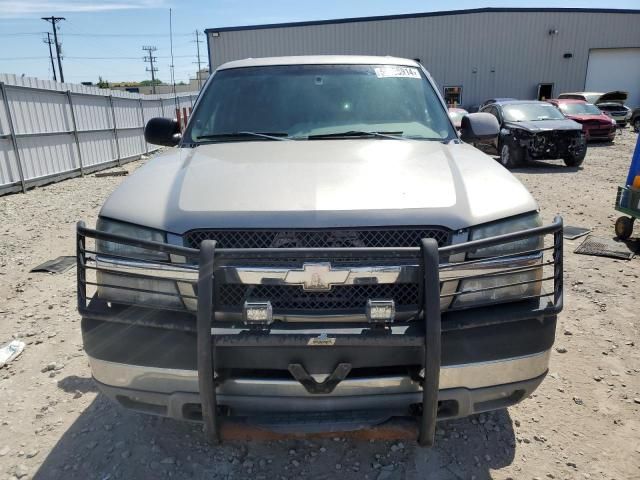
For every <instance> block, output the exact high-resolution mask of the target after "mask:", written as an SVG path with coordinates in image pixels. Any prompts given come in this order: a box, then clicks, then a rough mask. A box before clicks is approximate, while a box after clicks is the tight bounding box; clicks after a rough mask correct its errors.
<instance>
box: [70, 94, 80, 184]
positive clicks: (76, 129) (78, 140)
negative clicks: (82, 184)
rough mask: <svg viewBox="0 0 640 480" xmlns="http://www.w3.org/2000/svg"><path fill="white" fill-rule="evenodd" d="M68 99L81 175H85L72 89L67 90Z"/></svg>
mask: <svg viewBox="0 0 640 480" xmlns="http://www.w3.org/2000/svg"><path fill="white" fill-rule="evenodd" d="M67 100H68V101H69V108H70V109H71V123H72V124H73V138H74V139H75V141H76V147H77V148H78V163H79V166H80V175H82V176H83V177H84V165H83V164H82V152H80V139H79V138H78V126H77V124H76V114H75V112H74V111H73V100H72V99H71V90H67Z"/></svg>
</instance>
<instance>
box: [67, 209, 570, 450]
mask: <svg viewBox="0 0 640 480" xmlns="http://www.w3.org/2000/svg"><path fill="white" fill-rule="evenodd" d="M545 235H552V240H553V243H552V244H551V245H548V243H547V244H545V245H544V246H542V245H541V246H540V247H539V248H536V249H535V250H532V251H527V252H525V253H526V254H527V255H535V254H536V253H539V254H541V255H542V254H543V253H545V252H546V253H551V255H552V260H551V261H549V262H545V261H544V260H543V259H542V258H541V259H540V263H536V264H534V265H529V264H519V265H517V266H511V267H509V266H505V265H502V266H501V267H500V268H499V269H498V270H497V271H496V269H495V262H496V261H497V260H504V257H507V258H510V257H513V256H514V255H515V256H518V255H519V256H520V257H521V256H522V253H518V254H511V255H506V256H505V255H502V256H498V257H492V258H490V259H482V260H461V261H459V262H456V263H445V264H444V266H443V263H442V261H441V260H440V259H441V258H443V257H444V258H448V259H449V262H451V259H452V258H457V259H460V258H463V259H464V258H465V257H466V255H465V254H466V253H467V252H476V251H479V250H481V249H483V248H487V247H490V246H494V245H499V244H503V243H509V242H513V241H519V240H522V239H526V238H528V237H536V238H537V237H544V236H545ZM87 238H94V239H99V240H104V241H109V242H120V243H123V244H126V245H132V246H137V247H140V248H145V249H156V250H158V251H161V252H165V253H167V254H170V255H182V256H185V257H191V258H194V257H195V258H196V259H197V262H198V266H199V268H198V281H197V289H196V291H197V296H196V301H197V315H196V316H195V317H194V315H193V314H192V313H191V312H189V311H187V310H184V309H183V310H181V311H176V312H172V313H169V311H170V309H169V308H167V309H162V308H159V307H157V306H156V308H153V309H150V308H144V307H140V306H136V305H131V306H128V307H127V306H122V305H112V304H109V303H108V302H105V301H104V300H103V299H101V298H99V297H94V298H89V296H88V294H87V288H88V287H89V286H96V283H92V282H91V281H89V280H88V279H87V272H89V271H90V270H91V269H93V270H96V269H98V270H99V266H98V267H96V266H92V265H90V263H91V262H90V260H91V258H90V254H91V253H92V252H90V250H89V249H87V247H86V239H87ZM232 250H233V251H232ZM241 250H242V249H229V250H228V251H225V249H221V250H219V251H216V249H215V242H213V241H208V240H207V241H204V242H203V243H202V245H201V248H200V250H199V251H198V250H193V249H188V248H184V247H177V246H173V245H167V244H160V243H157V242H148V241H142V240H136V239H131V238H126V237H122V236H118V235H114V234H107V233H105V232H97V231H93V230H89V229H87V228H85V227H84V226H83V225H79V226H78V300H79V310H80V312H81V314H82V317H83V322H82V329H83V340H84V346H85V350H86V351H87V353H88V354H89V356H90V358H91V362H92V367H93V370H94V376H95V377H96V379H97V381H98V382H99V383H101V385H102V388H103V389H104V391H105V393H107V394H109V395H112V396H113V398H115V399H116V400H117V401H119V402H120V403H121V404H123V405H125V406H127V407H129V408H134V409H139V410H145V411H149V412H151V413H158V414H162V415H170V416H176V417H177V418H187V419H193V420H198V419H201V420H202V421H203V422H204V424H205V432H206V434H207V436H208V438H209V439H210V440H212V441H216V440H219V434H220V428H221V423H223V420H224V418H223V417H224V415H227V414H231V415H244V414H257V416H260V415H261V414H264V412H265V411H273V409H277V408H280V409H283V410H284V411H290V410H291V409H294V410H296V411H304V412H305V413H310V412H316V413H322V412H332V414H335V415H340V414H341V413H345V412H348V411H351V410H354V409H356V410H360V409H363V410H365V411H367V412H368V415H369V416H370V415H374V414H375V416H377V418H382V417H384V418H388V417H389V416H390V415H412V416H414V417H415V418H417V419H418V425H419V442H420V443H421V444H422V445H432V444H433V440H434V434H435V422H436V420H437V419H438V418H447V417H456V416H461V415H466V414H468V413H472V412H474V411H482V410H489V409H493V408H501V407H503V406H508V405H510V404H513V403H516V402H517V401H519V400H521V399H522V398H524V397H525V396H526V395H527V394H528V393H530V392H531V391H532V389H533V388H535V386H536V385H537V384H538V383H539V381H541V379H542V377H543V376H544V374H545V372H546V364H547V361H548V351H549V349H550V348H551V346H552V344H553V338H554V333H555V321H556V314H557V313H558V312H559V311H560V310H561V308H562V221H561V219H559V218H558V219H556V221H555V222H554V223H553V224H552V225H549V226H545V227H536V228H533V229H530V230H526V231H521V232H515V233H509V234H505V235H500V236H497V237H492V238H487V239H482V240H476V241H471V242H467V243H464V244H456V245H450V246H447V247H442V248H440V249H438V246H437V243H436V242H435V240H432V239H423V241H422V244H421V246H420V247H419V248H415V249H412V248H405V249H403V253H404V254H407V253H409V254H415V256H416V261H417V265H418V274H419V278H420V294H419V298H417V299H416V303H417V304H418V305H419V306H420V310H419V313H418V315H416V316H415V317H414V318H412V319H410V320H401V321H396V322H395V323H391V324H384V323H375V322H374V323H370V324H367V323H364V324H363V323H362V322H359V323H358V322H352V323H341V324H339V325H336V324H331V325H330V324H328V323H327V322H326V321H324V320H325V319H324V318H323V316H322V315H321V314H320V315H318V316H317V317H315V318H311V319H308V320H309V321H308V322H304V323H296V322H293V323H290V322H278V323H276V324H273V325H269V324H263V325H260V326H258V328H256V326H255V325H252V326H242V325H238V323H237V322H224V321H219V320H217V319H216V315H215V313H216V309H215V304H214V298H213V292H214V291H215V290H214V281H215V279H216V277H215V272H216V271H217V270H216V264H217V262H218V261H219V259H220V258H222V257H224V256H225V255H238V254H253V255H256V254H258V255H263V256H269V257H270V256H273V255H303V256H304V255H312V254H314V253H315V254H317V250H320V249H315V251H311V250H313V249H279V250H278V251H275V249H259V250H260V251H258V252H256V251H255V249H254V250H253V251H252V252H248V251H244V250H242V251H241ZM322 252H323V253H325V254H331V255H336V256H342V257H344V256H356V257H357V256H358V255H361V256H365V255H371V254H372V252H373V253H376V254H381V253H384V254H386V255H388V256H389V257H391V256H394V255H396V254H397V251H396V250H394V249H374V248H332V249H322ZM304 258H307V257H304ZM527 258H528V257H527ZM487 262H488V263H489V264H490V266H491V269H489V270H488V271H482V266H483V265H485V266H486V265H487ZM460 267H462V268H460ZM543 267H544V268H545V269H549V268H550V269H551V274H550V276H544V275H543V273H542V270H543ZM446 268H451V269H452V270H456V271H460V272H461V273H459V275H461V276H460V283H461V284H462V283H464V282H465V281H466V280H468V279H470V278H476V279H477V278H495V277H499V276H500V275H511V274H512V273H513V272H521V271H523V270H524V271H530V270H532V269H540V275H539V276H536V277H535V279H532V280H527V281H524V282H520V283H517V282H516V283H513V284H511V285H513V286H519V285H521V284H522V283H531V282H544V281H551V282H553V289H552V291H551V292H549V293H544V292H541V293H540V294H531V295H530V296H526V297H523V298H522V299H521V300H520V301H518V302H513V301H512V302H511V303H504V301H502V302H501V301H500V300H499V299H494V300H493V301H487V302H486V303H485V304H483V305H484V306H482V307H475V308H472V309H468V310H459V311H445V312H444V313H441V304H442V297H443V296H449V297H456V298H457V297H458V296H461V295H465V294H471V295H476V294H478V293H480V292H484V291H492V290H495V289H500V288H504V286H489V287H486V288H485V287H479V288H475V289H470V290H464V291H463V290H457V291H456V290H455V289H454V291H453V292H451V291H443V290H442V289H441V281H440V270H442V269H446ZM469 268H470V273H468V274H467V275H466V276H465V275H463V272H464V271H465V269H467V270H468V269H469ZM478 270H479V271H478ZM536 271H537V270H536ZM129 275H132V276H136V275H138V276H146V277H148V276H149V273H148V272H145V273H144V274H136V273H135V272H131V273H130V274H129ZM448 278H449V279H450V277H448ZM463 279H464V280H463ZM97 283H99V280H98V281H97ZM501 285H502V284H501ZM138 290H139V289H138ZM527 291H530V290H527ZM490 298H493V297H490ZM497 304H500V307H499V308H495V305H497ZM329 327H331V328H329ZM131 366H137V367H140V368H142V369H143V371H140V369H138V368H133V370H135V371H137V372H138V373H135V372H134V373H132V371H133V370H132V367H131ZM167 370H168V371H167ZM194 372H197V374H195V377H194ZM490 372H494V374H495V375H497V377H496V378H491V376H492V375H491V373H490ZM456 375H457V376H458V377H457V380H456ZM481 378H484V379H485V380H482V381H480V379H481ZM265 379H266V380H269V381H274V382H275V383H270V384H269V385H268V386H266V385H264V384H260V383H259V382H262V381H264V380H265ZM195 380H197V389H196V388H195V385H194V382H195ZM145 382H146V383H145ZM173 382H178V386H173V387H170V385H172V384H173ZM354 382H355V383H354ZM389 382H391V383H389ZM394 382H395V383H394ZM441 382H442V383H441ZM363 383H364V385H363ZM375 385H377V388H378V391H379V393H377V394H372V393H371V391H370V389H371V388H375ZM505 385H506V386H505ZM267 387H268V388H267ZM359 388H363V389H364V391H365V392H367V393H366V394H362V393H360V394H358V393H356V392H357V391H358V389H359ZM256 389H258V391H260V389H263V393H262V394H260V395H258V394H256ZM278 389H280V390H279V391H280V392H281V393H278V394H274V395H266V394H264V392H270V393H275V392H277V391H278ZM283 389H284V390H286V391H287V392H288V394H286V395H285V394H283V393H282V390H283ZM303 390H304V392H305V393H304V394H303V395H302V396H301V395H299V393H300V392H302V391H303ZM296 392H297V393H296ZM336 392H343V393H345V392H350V393H348V394H338V393H336ZM152 398H153V399H155V400H153V401H148V400H149V399H152ZM194 399H196V400H195V401H194ZM178 411H179V412H180V413H176V412H178Z"/></svg>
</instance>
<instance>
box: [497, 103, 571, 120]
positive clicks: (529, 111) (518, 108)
mask: <svg viewBox="0 0 640 480" xmlns="http://www.w3.org/2000/svg"><path fill="white" fill-rule="evenodd" d="M503 110H504V118H505V120H507V121H509V122H523V121H533V120H563V119H564V118H565V116H564V115H562V113H561V112H560V110H558V109H557V108H556V107H554V106H553V105H551V104H549V103H514V104H512V105H505V106H504V107H503Z"/></svg>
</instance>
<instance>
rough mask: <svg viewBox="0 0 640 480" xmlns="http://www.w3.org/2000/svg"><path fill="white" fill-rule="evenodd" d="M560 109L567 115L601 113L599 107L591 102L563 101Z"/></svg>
mask: <svg viewBox="0 0 640 480" xmlns="http://www.w3.org/2000/svg"><path fill="white" fill-rule="evenodd" d="M560 110H562V113H565V114H567V115H600V114H601V113H602V112H601V111H600V109H599V108H598V107H596V106H595V105H592V104H590V103H561V104H560Z"/></svg>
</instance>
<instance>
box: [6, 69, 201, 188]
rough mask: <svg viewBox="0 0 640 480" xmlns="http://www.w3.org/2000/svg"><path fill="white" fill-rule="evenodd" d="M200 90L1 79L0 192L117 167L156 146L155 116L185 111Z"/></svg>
mask: <svg viewBox="0 0 640 480" xmlns="http://www.w3.org/2000/svg"><path fill="white" fill-rule="evenodd" d="M197 95H198V93H197V92H193V93H182V94H178V96H177V98H174V97H173V95H140V94H137V93H129V92H122V91H118V90H104V89H100V88H96V87H87V86H84V85H74V84H68V83H56V82H52V81H47V80H38V79H36V78H20V77H16V76H15V75H5V74H0V195H3V194H6V193H10V192H16V191H26V189H27V188H30V187H34V186H37V185H42V184H45V183H51V182H55V181H59V180H63V179H65V178H69V177H73V176H78V175H84V174H85V173H89V172H93V171H96V170H100V169H104V168H108V167H112V166H116V165H120V164H122V163H125V162H127V161H131V160H134V159H136V158H139V157H140V155H143V154H145V153H149V152H150V151H153V150H155V149H157V148H158V147H156V146H154V145H148V144H147V143H146V142H145V141H144V135H143V132H144V125H145V123H146V121H147V120H148V119H150V118H151V117H162V116H166V117H174V118H175V116H176V111H175V110H176V108H179V109H180V111H181V112H183V111H185V110H186V112H188V111H189V109H190V108H191V107H192V106H193V104H194V102H195V100H196V97H197Z"/></svg>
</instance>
